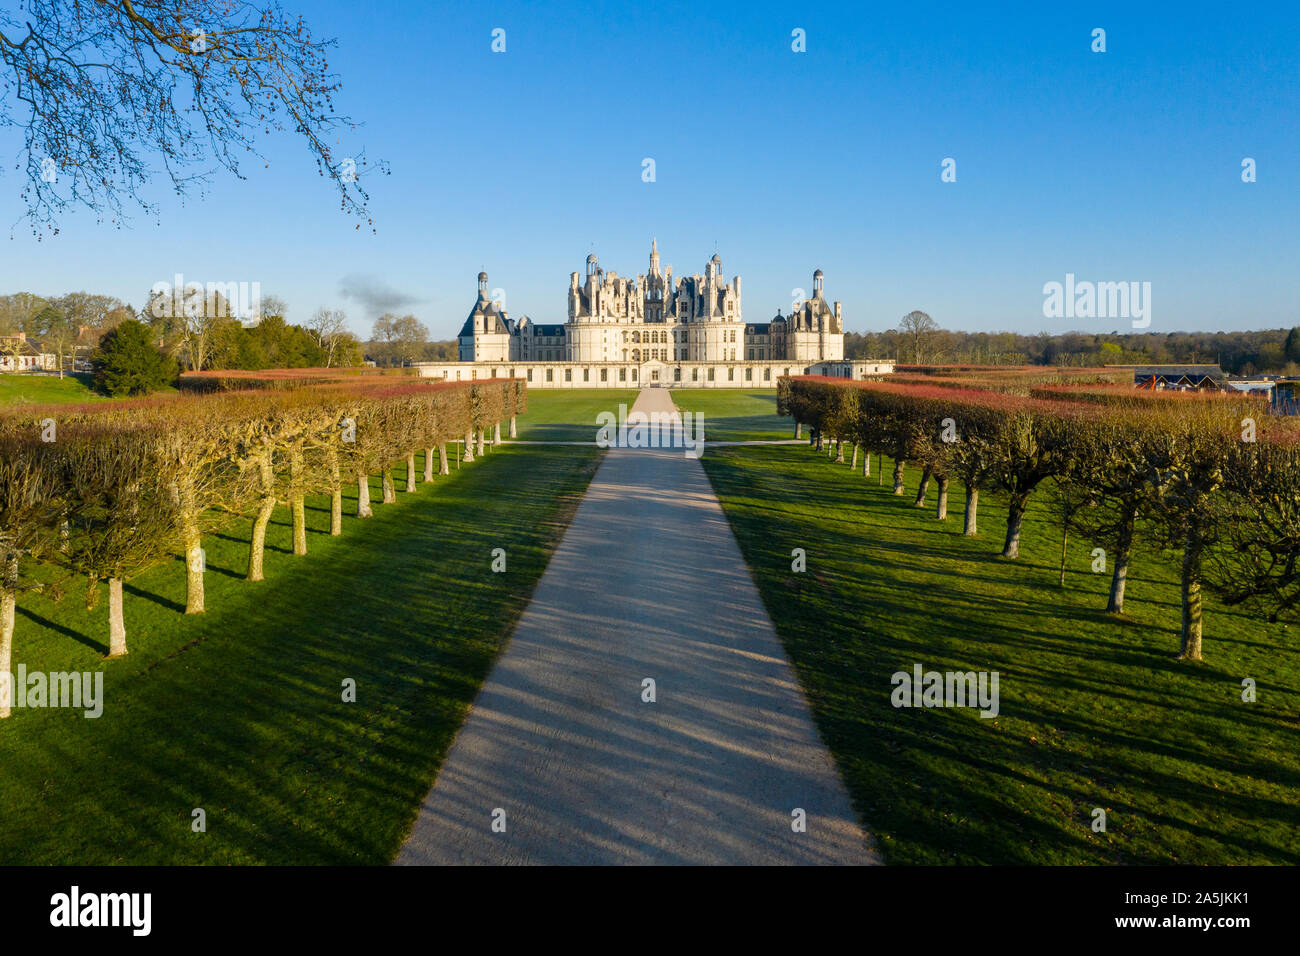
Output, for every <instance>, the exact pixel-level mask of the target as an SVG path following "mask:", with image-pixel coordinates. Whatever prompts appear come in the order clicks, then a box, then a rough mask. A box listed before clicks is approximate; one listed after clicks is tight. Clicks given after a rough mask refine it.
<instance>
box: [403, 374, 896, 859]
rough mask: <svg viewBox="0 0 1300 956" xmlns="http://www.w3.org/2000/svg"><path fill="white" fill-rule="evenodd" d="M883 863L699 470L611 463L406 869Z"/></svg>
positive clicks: (453, 760) (674, 462)
mask: <svg viewBox="0 0 1300 956" xmlns="http://www.w3.org/2000/svg"><path fill="white" fill-rule="evenodd" d="M634 410H635V411H645V412H653V411H661V412H672V411H673V406H672V399H671V398H670V397H669V393H668V390H667V389H643V390H642V391H641V393H640V395H639V397H638V398H637V401H636V405H635V406H634ZM593 427H594V426H593ZM646 679H652V680H653V681H654V696H655V700H654V701H653V702H647V701H645V700H643V698H644V697H646V696H648V694H647V691H646V689H645V688H646V686H647V685H646V684H645V683H644V682H645V681H646ZM796 810H802V811H803V812H804V813H805V814H806V820H807V823H806V829H805V830H803V831H802V832H797V830H796V827H795V825H794V823H795V821H796V820H797V818H798V815H797V814H796ZM494 820H495V821H496V827H495V828H494V826H493V824H494ZM502 826H504V832H501V828H502ZM877 862H879V859H878V857H877V856H876V855H875V853H874V852H873V851H872V849H871V848H870V847H869V843H868V838H867V837H866V835H865V834H864V833H863V832H862V830H861V828H860V827H859V826H858V824H857V822H856V820H855V817H854V814H853V811H852V809H851V808H850V805H849V799H848V795H847V793H846V792H845V789H844V786H843V784H842V783H841V781H840V779H839V776H838V774H837V772H836V770H835V767H834V765H833V764H832V762H831V756H830V753H829V752H828V751H827V749H826V747H825V746H824V745H823V744H822V743H821V741H820V739H819V738H818V736H817V732H816V730H815V728H814V726H813V723H812V718H811V716H810V714H809V711H808V706H807V704H806V702H805V700H804V697H803V694H802V692H801V690H800V688H799V685H798V683H797V682H796V680H795V677H794V675H793V673H792V672H791V669H790V666H789V664H788V663H787V661H786V658H785V654H784V651H783V649H782V647H781V644H780V642H779V641H778V639H777V637H776V633H775V631H774V630H773V628H772V623H771V620H770V619H769V618H768V616H767V613H766V611H765V610H764V608H763V604H762V602H761V600H760V599H759V595H758V591H757V589H756V588H755V587H754V583H753V580H752V579H751V578H750V575H749V571H748V569H747V567H746V565H745V562H744V560H743V559H742V557H741V554H740V549H739V547H738V546H737V544H736V540H735V538H734V537H733V535H732V533H731V528H730V526H729V525H728V524H727V520H726V518H725V517H724V515H723V513H722V508H721V506H720V505H719V503H718V499H717V496H716V495H715V494H714V492H713V489H712V487H711V486H710V484H709V481H708V478H707V477H706V476H705V474H704V469H703V468H702V467H701V466H700V463H699V462H698V461H696V460H694V459H692V458H688V457H686V456H685V455H684V454H683V452H682V450H681V449H611V450H610V451H609V452H608V453H607V454H606V456H605V459H604V461H603V462H602V463H601V465H600V468H599V469H598V470H597V472H596V475H595V477H594V479H593V480H592V483H591V485H590V487H589V488H588V490H587V493H586V496H585V497H584V498H583V500H582V502H581V503H580V505H579V507H578V511H577V514H576V515H575V516H574V520H573V522H572V524H571V525H570V526H569V528H568V531H567V532H566V533H565V535H564V538H563V540H562V542H561V543H560V546H559V548H558V549H557V550H556V552H555V554H554V556H553V557H552V558H551V562H550V565H549V566H548V567H547V569H546V572H545V574H544V575H543V576H542V579H541V581H540V582H539V584H538V587H537V591H536V593H535V594H534V596H533V599H532V601H531V603H530V604H529V605H528V607H527V609H526V610H525V612H524V614H523V616H522V618H521V619H520V621H519V625H518V627H517V628H516V630H515V633H514V636H513V637H512V638H511V641H510V644H509V645H508V647H507V649H506V651H505V652H504V654H503V655H502V657H501V659H500V660H499V661H498V662H497V664H496V666H495V668H494V669H493V671H492V673H491V675H490V676H489V678H488V680H487V682H486V684H485V685H484V687H483V690H482V692H481V693H480V695H479V697H478V699H477V700H476V701H475V703H474V706H473V708H472V709H471V711H470V714H469V717H468V719H467V720H466V722H465V726H464V727H463V728H461V731H460V734H459V736H458V737H457V739H456V742H455V743H454V744H453V746H452V749H451V751H450V753H449V754H448V756H447V759H446V762H445V763H444V764H443V767H442V770H441V772H440V773H439V775H438V779H437V782H436V784H435V786H434V787H433V789H432V790H431V791H430V793H429V795H428V797H427V798H426V799H425V802H424V806H423V807H422V808H421V810H420V814H419V818H418V819H417V821H416V823H415V827H414V829H413V830H412V832H411V835H410V836H409V838H408V839H407V841H406V844H405V846H404V847H403V848H402V850H401V852H400V854H399V855H398V858H397V863H399V864H446V863H476V864H503V863H535V864H588V863H590V864H615V863H659V864H668V863H736V864H757V863H847V864H857V863H877Z"/></svg>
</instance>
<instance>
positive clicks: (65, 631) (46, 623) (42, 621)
mask: <svg viewBox="0 0 1300 956" xmlns="http://www.w3.org/2000/svg"><path fill="white" fill-rule="evenodd" d="M15 610H17V612H18V614H19V615H21V616H22V617H25V618H27V620H29V621H31V622H32V623H33V624H39V625H40V626H41V627H48V628H49V629H50V630H52V631H56V632H58V633H59V634H62V635H63V636H64V637H70V638H72V639H73V640H74V641H76V642H77V643H78V644H81V645H83V646H85V647H88V648H90V649H91V650H92V651H94V652H95V653H96V654H107V653H108V645H107V644H101V643H99V641H97V640H95V639H94V638H92V637H87V636H86V635H85V634H82V633H80V632H79V631H74V630H73V629H72V628H70V627H68V626H67V625H66V624H59V623H58V622H56V621H51V620H50V619H49V618H47V617H41V616H40V615H39V614H37V613H35V612H34V611H32V610H30V609H28V608H26V607H24V606H23V605H21V604H19V605H18V606H17V608H16V609H15Z"/></svg>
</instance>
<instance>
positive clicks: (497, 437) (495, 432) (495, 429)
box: [492, 422, 501, 450]
mask: <svg viewBox="0 0 1300 956" xmlns="http://www.w3.org/2000/svg"><path fill="white" fill-rule="evenodd" d="M500 444H501V423H500V422H497V423H496V424H495V425H493V426H492V448H493V449H494V450H495V449H496V447H497V445H500Z"/></svg>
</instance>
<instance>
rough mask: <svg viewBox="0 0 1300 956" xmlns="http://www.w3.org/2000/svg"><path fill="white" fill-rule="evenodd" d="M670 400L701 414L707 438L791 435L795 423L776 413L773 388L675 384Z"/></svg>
mask: <svg viewBox="0 0 1300 956" xmlns="http://www.w3.org/2000/svg"><path fill="white" fill-rule="evenodd" d="M672 397H673V403H674V404H675V405H676V406H677V407H678V408H679V409H681V410H682V411H684V412H696V413H700V414H703V415H704V437H705V438H706V439H707V440H708V441H764V440H771V439H779V438H793V437H794V424H793V423H792V422H791V421H790V419H788V418H782V417H781V416H780V415H778V414H777V413H776V389H774V388H772V389H766V390H761V389H755V390H749V389H744V390H742V389H733V388H674V389H673V390H672Z"/></svg>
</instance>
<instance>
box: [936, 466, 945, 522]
mask: <svg viewBox="0 0 1300 956" xmlns="http://www.w3.org/2000/svg"><path fill="white" fill-rule="evenodd" d="M935 517H936V518H938V519H939V520H940V521H944V520H946V519H947V517H948V476H947V475H942V476H940V478H939V503H938V505H937V507H936V510H935Z"/></svg>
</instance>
